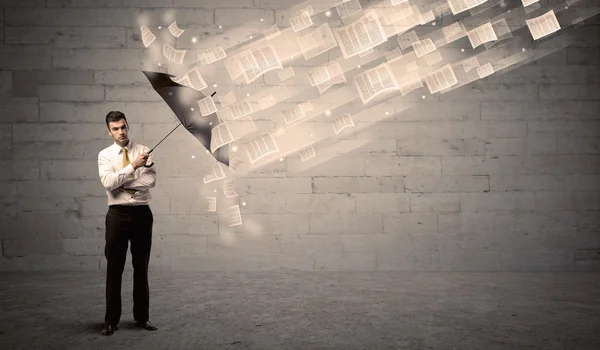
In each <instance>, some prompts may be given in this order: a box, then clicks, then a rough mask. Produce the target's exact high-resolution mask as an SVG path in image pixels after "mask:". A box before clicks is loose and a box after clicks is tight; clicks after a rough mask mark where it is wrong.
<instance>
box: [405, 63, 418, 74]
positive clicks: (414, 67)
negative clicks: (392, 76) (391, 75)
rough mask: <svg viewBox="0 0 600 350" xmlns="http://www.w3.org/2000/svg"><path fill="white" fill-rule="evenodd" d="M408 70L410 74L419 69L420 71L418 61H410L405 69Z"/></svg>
mask: <svg viewBox="0 0 600 350" xmlns="http://www.w3.org/2000/svg"><path fill="white" fill-rule="evenodd" d="M404 68H405V69H406V71H407V72H408V73H410V72H413V71H416V70H417V69H419V66H418V65H417V62H416V61H410V62H408V63H407V64H406V66H405V67H404Z"/></svg>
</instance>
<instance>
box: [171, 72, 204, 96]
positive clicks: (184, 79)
mask: <svg viewBox="0 0 600 350" xmlns="http://www.w3.org/2000/svg"><path fill="white" fill-rule="evenodd" d="M171 79H172V80H173V81H174V82H176V83H177V84H181V85H183V86H187V87H190V88H192V89H194V90H196V91H200V90H203V89H206V87H207V85H206V82H205V81H204V78H202V74H200V68H198V67H197V66H196V67H194V68H192V69H190V70H189V71H187V72H186V73H185V74H183V75H180V76H178V77H174V78H171Z"/></svg>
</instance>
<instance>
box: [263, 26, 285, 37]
mask: <svg viewBox="0 0 600 350" xmlns="http://www.w3.org/2000/svg"><path fill="white" fill-rule="evenodd" d="M263 34H264V35H265V39H267V40H272V39H275V38H277V37H278V36H280V35H281V32H280V31H279V27H277V24H274V25H273V26H271V27H270V28H269V29H267V30H265V31H264V32H263Z"/></svg>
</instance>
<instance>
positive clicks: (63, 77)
mask: <svg viewBox="0 0 600 350" xmlns="http://www.w3.org/2000/svg"><path fill="white" fill-rule="evenodd" d="M298 3H299V2H297V1H287V0H286V1H281V0H277V1H275V0H253V1H251V0H245V1H241V0H239V1H234V0H219V1H213V0H203V1H190V0H94V1H91V0H90V1H84V0H81V1H75V0H72V1H67V0H0V40H1V45H0V69H1V71H0V101H1V103H0V193H2V197H1V199H0V203H1V206H0V230H1V232H2V234H1V236H0V238H1V242H2V257H0V270H89V271H97V270H102V269H104V268H105V258H104V256H103V252H104V219H105V214H106V210H107V207H106V195H105V190H104V188H103V187H102V186H101V184H100V181H99V179H98V169H97V155H98V152H99V151H100V150H101V149H103V148H104V147H107V146H109V145H110V144H111V143H112V141H111V139H110V138H109V136H108V135H107V134H106V125H105V124H104V117H105V115H106V113H107V112H108V111H110V110H121V111H123V112H124V113H125V114H126V115H127V116H128V119H129V121H130V125H131V137H132V139H133V140H135V141H138V142H141V143H143V144H145V145H148V146H150V147H151V146H153V145H154V144H155V143H156V142H157V141H159V140H160V139H161V138H162V137H163V136H164V135H165V134H166V133H167V132H168V131H169V130H170V129H172V128H173V127H174V126H176V125H177V122H176V121H175V120H176V119H175V117H174V116H173V115H172V113H171V111H170V110H169V109H168V107H167V106H166V104H165V103H163V102H162V101H161V100H160V97H159V96H158V95H157V94H156V93H154V92H153V90H152V89H151V87H150V86H149V84H148V83H147V82H146V80H145V77H144V76H143V75H142V73H141V70H142V69H143V68H145V67H148V65H152V64H153V63H152V62H150V61H149V60H148V58H147V57H146V56H145V53H144V49H143V45H142V44H141V42H140V40H139V25H138V19H139V18H140V16H143V17H144V18H146V19H147V21H148V22H147V24H148V25H151V26H154V27H153V30H154V29H155V27H156V26H158V25H162V26H165V27H166V26H168V25H169V24H170V23H171V21H169V20H167V19H165V16H164V13H166V12H168V11H170V10H174V11H172V13H173V14H174V17H173V18H172V19H171V20H174V19H176V20H177V22H178V24H179V25H180V26H181V27H182V28H184V29H187V30H189V32H197V33H198V37H199V39H200V42H199V45H202V42H203V40H208V39H211V40H214V42H216V43H218V44H222V45H224V46H231V45H233V44H235V43H237V42H241V41H243V40H245V36H246V35H248V33H253V32H256V29H257V28H258V27H257V26H258V25H256V26H255V24H254V23H255V22H256V21H255V20H256V19H258V18H263V19H264V21H263V22H261V24H260V25H270V24H273V23H278V24H281V25H285V26H287V25H288V23H287V22H285V18H284V17H285V10H286V9H288V8H290V6H291V5H295V4H298ZM556 3H558V2H557V1H554V0H552V3H550V4H549V3H548V2H547V1H546V2H542V4H543V5H544V6H548V5H556ZM248 23H252V24H248ZM586 24H587V25H586V26H585V27H582V28H580V29H579V31H578V33H579V34H578V35H579V37H578V41H577V43H576V44H574V45H572V46H570V47H568V48H566V49H561V50H558V51H556V52H555V53H553V54H551V55H549V56H547V57H544V58H542V59H540V60H539V61H535V62H532V63H529V64H527V65H524V66H522V67H519V68H516V69H515V70H512V71H509V72H506V73H503V74H497V75H492V76H490V77H488V78H485V79H482V80H480V81H477V82H475V83H472V84H470V85H468V86H465V87H462V88H460V89H458V90H456V91H452V92H450V93H447V94H444V95H441V96H438V97H432V96H429V98H426V99H421V98H419V96H416V97H411V98H405V99H401V98H393V99H391V100H389V101H387V102H386V103H385V104H383V105H381V106H378V107H377V108H376V109H375V112H374V113H384V111H386V112H390V113H389V114H390V115H389V118H386V119H385V120H384V121H382V122H378V123H376V124H374V125H372V126H370V127H369V128H367V129H366V130H365V131H364V132H360V133H359V132H356V133H351V134H348V135H347V136H345V137H344V138H343V139H341V140H340V142H344V141H352V140H369V141H372V142H371V143H369V144H368V145H366V146H364V147H361V148H359V149H356V150H354V151H351V152H348V153H345V154H342V155H339V156H337V157H335V158H333V159H331V160H329V161H326V162H324V163H322V164H321V165H318V166H315V167H313V168H310V169H308V170H306V171H295V170H294V166H293V164H292V160H291V159H284V161H281V162H275V163H273V164H272V165H270V166H268V167H266V168H264V169H258V170H256V171H254V172H253V173H251V174H249V175H247V176H244V177H243V178H240V179H238V181H237V184H236V188H237V190H238V193H239V194H240V196H241V197H242V199H243V200H244V201H245V202H247V205H246V206H245V207H242V211H243V218H244V222H245V225H244V226H243V227H242V228H239V227H238V228H228V225H227V218H226V217H225V216H223V215H217V214H211V213H207V212H206V203H205V198H204V197H205V196H206V195H207V194H208V193H210V191H211V189H210V188H208V187H207V186H205V185H204V184H203V182H202V176H204V175H205V173H206V172H207V169H208V167H209V166H210V164H211V163H210V157H208V156H204V155H203V154H202V152H201V151H200V150H201V146H200V145H199V144H198V143H197V141H196V140H195V139H193V137H192V136H191V135H189V134H188V133H187V132H186V131H185V130H183V129H182V128H180V129H178V130H176V132H174V133H173V134H172V135H171V136H170V137H169V139H167V140H166V141H165V142H164V143H163V144H162V145H161V146H160V147H159V148H157V150H156V151H155V157H156V163H157V171H158V177H157V185H156V187H155V188H154V189H152V190H151V192H152V195H153V197H154V198H153V202H152V204H151V208H152V211H153V213H154V239H153V248H152V252H153V254H152V258H151V262H150V266H151V269H156V270H262V269H265V270H271V269H300V270H464V271H469V270H490V271H491V270H531V269H534V270H556V269H588V268H593V267H598V266H600V263H599V262H600V257H599V256H600V140H599V135H600V114H599V110H600V108H599V107H600V101H599V98H600V92H599V90H600V89H599V87H600V66H599V65H598V64H599V62H600V60H598V57H599V53H600V51H599V46H598V45H600V35H599V33H600V32H599V31H598V27H597V26H596V24H597V17H595V18H593V19H592V20H591V21H586ZM219 26H221V27H222V28H219ZM332 26H335V23H334V24H332ZM234 29H235V31H234ZM163 30H164V28H163ZM232 33H233V34H232ZM444 50H459V47H448V48H444ZM328 55H329V56H327V55H326V56H327V57H325V58H324V60H327V59H332V58H334V57H333V56H334V55H339V54H334V53H329V54H328ZM322 62H323V60H321V61H319V62H316V63H314V64H315V65H318V64H320V63H322ZM312 64H313V63H305V64H304V65H306V66H308V67H306V68H310V66H311V65H312ZM300 65H302V63H300ZM155 68H156V67H155ZM300 69H301V68H300ZM221 73H223V74H226V72H221ZM219 74H220V73H219ZM273 74H275V73H273ZM217 76H218V75H217ZM224 76H226V75H224ZM222 82H223V81H222V80H219V83H220V84H221V83H222ZM223 83H224V84H225V82H223ZM277 84H278V79H277V77H276V75H274V77H273V76H271V75H267V76H265V77H263V78H260V79H259V80H257V81H256V82H255V83H254V84H253V85H252V86H250V87H237V89H239V90H238V91H242V92H245V91H251V90H252V89H258V88H265V87H272V86H276V85H277ZM222 91H226V90H222ZM292 102H293V101H292ZM406 106H410V107H411V108H410V109H409V110H408V111H404V108H405V107H406ZM258 122H259V123H262V124H261V127H266V128H269V127H271V128H273V127H276V126H277V125H276V124H275V123H274V122H272V121H268V120H265V121H258ZM358 122H359V123H360V122H361V121H360V120H359V121H358ZM363 122H366V121H363ZM194 152H196V155H197V156H196V157H195V158H194V159H192V158H191V157H190V155H194ZM128 261H130V257H128ZM127 268H128V269H130V263H129V262H128V264H127Z"/></svg>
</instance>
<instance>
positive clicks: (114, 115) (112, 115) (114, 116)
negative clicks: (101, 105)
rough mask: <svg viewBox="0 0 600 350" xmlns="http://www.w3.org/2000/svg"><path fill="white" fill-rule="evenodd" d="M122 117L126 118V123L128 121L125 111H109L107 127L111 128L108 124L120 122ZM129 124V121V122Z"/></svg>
mask: <svg viewBox="0 0 600 350" xmlns="http://www.w3.org/2000/svg"><path fill="white" fill-rule="evenodd" d="M121 119H125V123H127V118H126V117H125V114H123V112H119V111H110V112H108V114H107V115H106V127H107V128H109V129H110V127H109V126H108V124H109V123H110V122H118V121H119V120H121ZM127 125H129V123H127Z"/></svg>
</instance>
